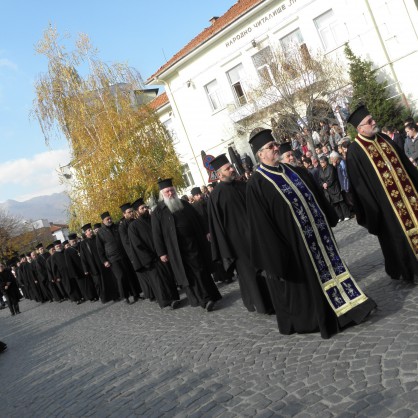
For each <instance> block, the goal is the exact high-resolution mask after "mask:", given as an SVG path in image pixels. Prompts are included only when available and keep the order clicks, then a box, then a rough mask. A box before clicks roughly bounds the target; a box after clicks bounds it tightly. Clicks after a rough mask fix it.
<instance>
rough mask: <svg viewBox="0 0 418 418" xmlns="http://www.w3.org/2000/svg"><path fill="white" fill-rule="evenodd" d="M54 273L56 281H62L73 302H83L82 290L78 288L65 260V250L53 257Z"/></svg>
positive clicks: (56, 252) (57, 252)
mask: <svg viewBox="0 0 418 418" xmlns="http://www.w3.org/2000/svg"><path fill="white" fill-rule="evenodd" d="M51 264H52V273H53V275H54V279H55V280H57V279H60V280H61V284H62V286H63V288H64V290H65V293H66V294H67V295H68V297H69V298H70V300H71V301H72V302H78V301H79V300H81V293H80V289H79V288H78V285H77V281H76V279H75V278H74V277H73V276H72V275H71V274H70V272H69V270H68V266H67V262H66V260H65V254H64V250H62V251H55V253H54V254H52V256H51Z"/></svg>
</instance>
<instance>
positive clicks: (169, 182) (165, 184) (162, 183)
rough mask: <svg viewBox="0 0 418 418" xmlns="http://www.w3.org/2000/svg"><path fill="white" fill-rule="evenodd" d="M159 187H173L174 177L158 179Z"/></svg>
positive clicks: (161, 188)
mask: <svg viewBox="0 0 418 418" xmlns="http://www.w3.org/2000/svg"><path fill="white" fill-rule="evenodd" d="M158 187H159V189H160V190H163V189H165V188H167V187H173V178H169V179H163V180H162V179H159V180H158Z"/></svg>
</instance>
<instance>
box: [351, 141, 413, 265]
mask: <svg viewBox="0 0 418 418" xmlns="http://www.w3.org/2000/svg"><path fill="white" fill-rule="evenodd" d="M356 142H357V144H359V145H360V147H361V148H362V149H363V151H364V152H365V154H366V156H367V157H368V158H369V160H370V163H371V165H372V167H373V168H374V170H375V172H376V174H377V178H378V180H379V181H380V183H381V185H382V187H383V190H384V191H385V193H386V196H387V198H388V201H389V203H390V204H391V206H392V209H393V212H394V213H395V215H396V217H397V218H398V221H399V223H400V225H401V227H402V229H403V232H404V234H405V236H406V238H407V240H408V243H409V245H410V247H411V249H412V251H413V253H414V254H415V257H417V258H418V220H417V219H418V194H417V191H416V189H415V186H414V185H413V183H412V181H411V179H410V177H409V175H408V173H407V172H406V170H405V167H404V166H403V164H402V162H401V160H400V159H399V156H398V154H397V152H396V151H395V149H394V148H393V147H392V146H391V145H390V144H389V143H388V142H387V141H385V140H384V139H383V138H382V137H380V136H379V135H376V139H374V140H371V139H367V138H364V137H363V136H361V135H357V137H356Z"/></svg>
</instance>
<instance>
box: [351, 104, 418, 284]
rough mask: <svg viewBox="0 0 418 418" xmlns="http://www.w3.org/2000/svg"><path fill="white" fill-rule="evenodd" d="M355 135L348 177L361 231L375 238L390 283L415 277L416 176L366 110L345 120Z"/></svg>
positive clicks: (417, 267)
mask: <svg viewBox="0 0 418 418" xmlns="http://www.w3.org/2000/svg"><path fill="white" fill-rule="evenodd" d="M348 123H351V124H352V125H353V126H354V127H355V128H356V129H357V132H358V134H357V137H356V139H355V142H354V143H353V144H352V145H351V146H350V147H349V148H348V153H347V172H348V177H349V179H350V184H351V191H352V193H353V198H354V210H355V212H356V218H357V222H358V223H359V225H361V226H364V227H365V228H367V230H368V231H369V232H370V233H371V234H373V235H377V237H378V239H379V242H380V246H381V247H382V252H383V256H384V258H385V269H386V273H387V274H388V275H389V276H390V277H391V278H392V279H400V278H401V277H402V278H403V279H404V280H407V281H413V280H414V275H416V274H418V262H417V258H418V193H417V190H418V171H417V169H416V167H414V166H413V165H412V163H411V161H409V159H408V158H407V157H406V156H405V155H404V153H403V152H402V151H401V150H400V149H399V148H398V146H397V145H396V144H395V143H394V142H393V141H391V140H390V139H388V138H387V137H386V135H384V134H381V133H378V127H377V125H376V122H375V121H374V119H373V117H372V116H371V115H370V112H369V111H368V110H367V108H366V107H365V106H360V107H359V108H357V109H356V110H355V111H354V112H353V113H352V114H351V115H350V118H349V119H348Z"/></svg>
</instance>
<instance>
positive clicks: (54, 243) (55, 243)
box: [52, 239, 61, 246]
mask: <svg viewBox="0 0 418 418" xmlns="http://www.w3.org/2000/svg"><path fill="white" fill-rule="evenodd" d="M58 244H61V240H59V239H57V240H55V241H54V242H53V243H52V245H54V246H55V245H58Z"/></svg>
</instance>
